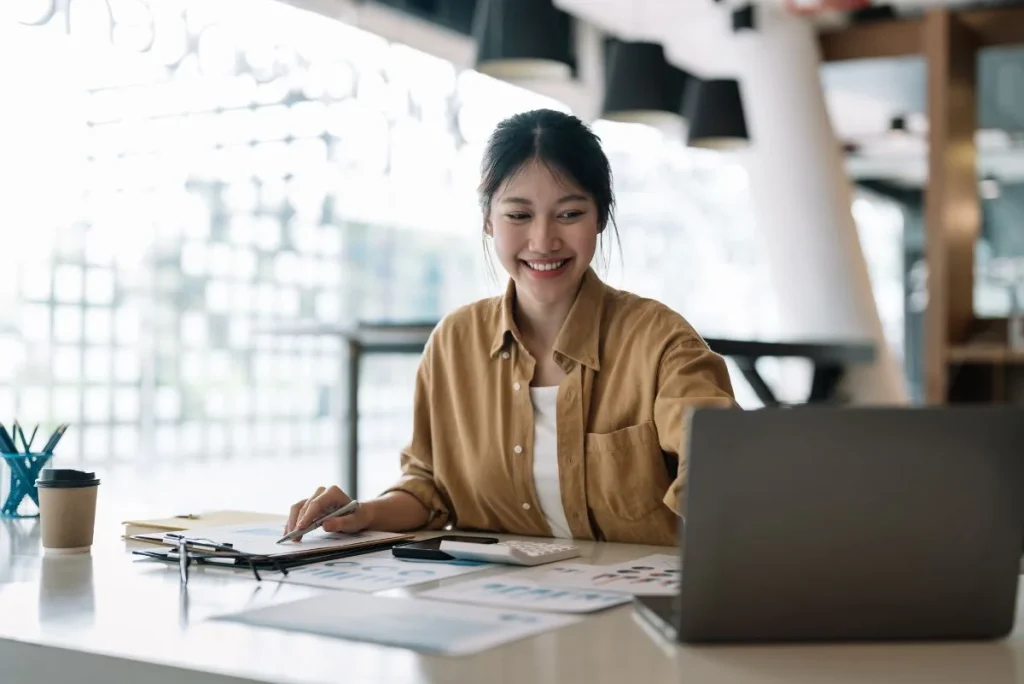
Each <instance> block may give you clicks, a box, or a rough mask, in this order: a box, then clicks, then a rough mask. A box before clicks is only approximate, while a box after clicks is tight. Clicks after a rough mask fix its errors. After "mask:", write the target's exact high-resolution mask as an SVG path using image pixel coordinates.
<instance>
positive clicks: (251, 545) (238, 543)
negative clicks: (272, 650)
mask: <svg viewBox="0 0 1024 684" xmlns="http://www.w3.org/2000/svg"><path fill="white" fill-rule="evenodd" d="M283 533H284V531H283V529H282V527H281V526H280V525H267V524H253V525H225V526H222V527H199V528H196V529H194V530H188V531H184V532H178V533H175V534H185V535H187V537H188V538H189V539H209V540H210V541H214V542H217V543H218V544H231V545H233V546H234V548H235V550H236V551H240V552H242V553H249V554H253V555H258V556H274V555H279V554H291V553H295V552H296V551H313V550H316V549H328V548H344V547H345V546H348V545H350V544H356V543H368V542H383V541H387V540H389V539H400V538H402V537H404V536H407V535H400V534H393V533H390V532H369V531H366V532H357V533H356V534H341V533H338V532H324V531H323V530H316V531H314V532H310V533H309V534H307V535H306V536H304V537H303V538H302V541H289V542H284V543H282V544H278V543H277V540H278V539H280V538H281V537H282V535H283ZM140 536H142V537H146V538H150V539H161V538H163V535H161V534H154V535H148V534H147V535H140Z"/></svg>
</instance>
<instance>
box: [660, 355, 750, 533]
mask: <svg viewBox="0 0 1024 684" xmlns="http://www.w3.org/2000/svg"><path fill="white" fill-rule="evenodd" d="M701 407H719V408H738V404H737V403H736V400H735V398H734V395H733V389H732V381H731V380H730V379H729V369H728V367H727V366H726V364H725V359H724V358H722V357H721V356H719V355H718V354H716V353H715V352H713V351H711V349H709V348H708V346H707V344H706V343H705V342H704V341H703V340H701V339H700V338H692V339H689V340H683V341H680V342H678V343H677V344H674V345H673V346H671V347H670V348H669V349H668V350H667V351H666V352H665V354H664V355H663V356H662V359H661V364H660V367H659V370H658V394H657V397H656V398H655V401H654V423H655V426H656V427H657V429H658V440H659V441H660V442H661V449H662V451H664V452H665V453H668V454H673V455H675V456H677V457H678V466H677V472H676V477H675V479H674V480H673V481H672V484H671V485H670V486H669V488H668V491H666V492H665V498H664V502H665V505H666V506H668V507H669V508H670V509H672V510H673V511H674V512H675V513H676V515H680V516H682V515H683V512H684V511H685V510H686V499H685V497H686V482H687V478H686V473H687V454H686V453H685V449H686V441H687V440H686V426H687V422H688V420H689V416H690V413H691V412H692V411H693V410H694V409H696V408H701Z"/></svg>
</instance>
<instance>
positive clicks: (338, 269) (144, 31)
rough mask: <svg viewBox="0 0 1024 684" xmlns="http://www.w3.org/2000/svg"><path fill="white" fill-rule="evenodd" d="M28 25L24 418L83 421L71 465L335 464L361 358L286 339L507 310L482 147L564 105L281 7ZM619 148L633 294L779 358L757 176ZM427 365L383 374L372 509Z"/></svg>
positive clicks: (237, 6)
mask: <svg viewBox="0 0 1024 684" xmlns="http://www.w3.org/2000/svg"><path fill="white" fill-rule="evenodd" d="M3 4H4V7H3V9H0V30H2V32H3V33H2V34H0V35H2V40H0V56H3V57H6V59H5V63H7V64H15V63H17V64H18V65H19V68H18V69H17V70H7V71H6V72H5V73H4V74H3V76H0V79H3V80H4V82H3V85H4V92H5V94H6V95H7V96H8V97H7V98H6V101H7V102H11V103H14V106H13V108H12V107H9V106H7V107H5V116H4V120H3V123H0V150H3V151H4V153H3V154H0V182H2V183H3V186H4V195H5V198H6V197H9V198H10V201H9V203H8V210H7V212H6V215H5V219H6V220H5V224H6V225H5V232H4V238H5V241H6V242H5V249H4V251H5V253H7V254H10V253H16V254H17V255H18V258H17V259H16V260H15V262H16V263H17V266H16V268H13V269H11V268H5V269H0V416H4V417H11V416H18V417H19V419H20V420H21V421H22V422H25V423H33V422H43V423H49V424H52V423H55V422H58V421H60V422H63V421H67V422H70V423H72V424H73V426H74V427H73V429H72V430H71V432H70V433H69V436H68V437H67V438H66V439H65V441H64V442H62V444H61V447H60V449H59V452H58V456H59V458H60V459H61V460H62V461H63V462H65V463H75V462H78V461H84V462H87V463H91V464H100V463H102V464H104V465H106V466H107V467H110V466H113V465H116V464H119V463H130V462H139V461H173V460H175V459H210V460H223V459H249V458H259V457H273V458H287V457H290V456H295V455H301V454H311V453H325V452H327V453H337V452H338V450H339V448H340V435H339V426H340V424H341V423H340V413H341V411H342V406H341V404H340V403H339V401H340V397H341V391H340V385H341V368H340V364H341V361H342V358H341V345H340V344H339V341H338V340H337V339H336V338H334V337H331V336H310V335H306V336H303V335H291V334H280V333H279V332H275V331H279V330H280V329H281V328H283V327H287V326H289V325H293V324H296V323H298V322H305V321H319V322H321V323H328V324H334V323H345V322H352V321H356V320H367V319H372V320H403V319H405V320H408V319H416V320H423V319H435V318H439V317H441V316H443V315H444V314H445V313H447V312H448V311H450V310H452V309H453V308H454V307H456V306H458V305H460V304H463V303H466V302H468V301H471V300H473V299H476V298H479V297H481V296H485V295H487V294H491V293H495V292H497V291H498V290H499V289H500V288H501V287H502V286H503V282H495V281H494V279H492V278H490V277H489V276H488V271H487V268H486V257H485V254H484V250H483V249H482V240H481V235H480V230H481V219H480V216H479V209H478V207H477V201H476V197H475V187H476V183H477V169H478V164H479V160H480V154H481V151H482V146H483V143H484V140H485V139H486V136H487V135H488V134H489V132H490V130H491V129H492V127H493V126H494V124H495V123H496V122H497V121H498V120H500V119H501V118H502V117H504V116H507V115H509V114H511V113H514V112H516V111H521V110H526V109H532V108H535V107H539V106H548V107H556V108H563V106H562V105H561V104H559V103H557V102H551V101H549V100H546V99H545V98H542V97H540V96H538V95H536V94H533V93H529V92H526V91H523V90H520V89H517V88H514V87H512V86H510V85H508V84H505V83H502V82H498V81H495V80H492V79H490V78H487V77H485V76H482V75H480V74H478V73H476V72H473V71H464V72H461V73H457V72H456V70H455V69H454V68H453V67H452V65H450V64H448V63H446V62H444V61H441V60H439V59H436V58H434V57H432V56H429V55H426V54H423V53H419V52H416V51H414V50H412V49H410V48H408V47H405V46H402V45H395V44H389V43H388V42H386V41H384V40H383V39H381V38H379V37H376V36H373V35H370V34H368V33H365V32H363V31H360V30H357V29H355V28H353V27H350V26H346V25H344V24H342V23H340V22H337V21H333V20H330V19H327V18H324V17H320V16H317V15H314V14H311V13H307V12H302V11H298V10H295V9H293V8H290V7H287V6H286V5H283V4H281V3H276V2H273V1H271V0H244V2H242V1H240V0H159V2H157V1H156V0H151V1H150V2H148V3H147V2H142V1H141V0H120V1H117V2H114V1H111V2H109V3H108V2H106V1H104V0H73V1H72V2H71V3H70V12H69V13H66V12H65V11H64V10H63V9H61V8H62V7H66V6H68V3H60V6H59V7H56V6H55V4H54V3H53V2H52V1H51V0H13V1H8V2H5V3H3ZM269 27H272V29H271V28H269ZM595 129H596V130H597V132H598V133H599V134H600V135H601V136H602V138H603V140H604V142H605V145H606V148H607V150H608V152H609V155H610V157H611V159H612V163H613V168H614V171H615V178H616V187H617V191H618V199H619V214H618V225H619V228H620V232H621V242H622V251H621V252H618V251H613V252H612V253H611V255H610V258H609V259H608V263H607V271H606V276H607V278H608V279H609V280H610V281H611V282H612V283H613V284H615V285H620V286H622V287H626V288H628V289H631V290H634V291H636V292H639V293H641V294H644V295H649V296H652V297H656V298H659V299H661V300H663V301H664V302H666V303H667V304H669V305H670V306H672V307H674V308H676V309H677V310H679V311H680V312H681V313H683V314H684V315H685V316H687V317H688V318H689V319H690V320H691V322H692V323H693V324H694V325H695V326H697V328H698V329H699V330H700V331H701V332H702V333H704V334H706V335H709V336H710V335H720V336H734V337H766V336H771V335H772V333H773V329H774V328H773V326H774V316H773V313H772V312H773V307H774V304H773V301H772V295H771V290H770V287H769V284H768V279H767V272H766V268H765V264H764V263H763V260H762V259H760V258H759V254H760V253H761V250H760V243H759V239H760V238H759V235H758V233H757V231H756V230H754V222H753V220H752V217H751V215H750V210H749V204H748V198H747V189H746V179H745V174H744V172H743V170H742V168H741V167H739V166H738V165H737V164H735V163H733V162H732V161H730V160H729V159H728V158H727V157H722V156H719V155H716V154H713V153H701V152H699V151H695V150H691V149H687V148H685V147H684V146H683V145H682V144H681V143H680V142H678V141H669V140H665V139H663V138H661V137H660V135H658V134H655V133H653V132H652V131H650V130H648V129H645V128H642V127H637V126H629V125H622V124H618V125H617V124H611V123H606V122H598V123H597V124H595ZM12 189H13V192H12ZM9 263H10V260H9ZM416 363H417V359H415V358H411V357H373V358H370V359H368V360H367V365H366V368H365V370H364V383H365V386H364V390H363V395H362V396H363V406H362V414H363V417H364V425H363V426H362V430H361V435H362V436H363V443H362V445H361V451H360V453H361V458H362V459H363V464H362V467H361V469H360V470H361V473H362V476H361V477H362V481H361V482H360V491H361V492H372V491H375V490H378V489H380V488H381V487H383V486H385V485H386V484H388V483H389V482H390V481H391V479H392V478H393V477H394V475H395V473H396V472H397V467H398V465H397V452H398V449H399V448H400V447H401V446H402V444H403V443H404V441H405V440H406V439H407V438H408V428H409V424H410V423H409V419H410V411H411V386H412V379H413V375H414V372H415V367H416ZM737 378H738V376H737ZM737 391H738V393H739V395H740V400H741V402H744V403H748V404H751V405H756V400H755V399H753V397H752V394H751V393H750V392H749V390H748V389H747V388H746V387H745V385H744V384H743V383H742V381H740V380H738V381H737ZM4 419H5V420H6V419H7V418H4Z"/></svg>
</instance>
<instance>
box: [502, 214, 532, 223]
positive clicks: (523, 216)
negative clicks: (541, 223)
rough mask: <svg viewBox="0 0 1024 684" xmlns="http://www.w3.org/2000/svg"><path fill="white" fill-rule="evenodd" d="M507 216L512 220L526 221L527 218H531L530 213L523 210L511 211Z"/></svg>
mask: <svg viewBox="0 0 1024 684" xmlns="http://www.w3.org/2000/svg"><path fill="white" fill-rule="evenodd" d="M505 218H507V219H509V220H510V221H525V220H526V219H528V218H530V215H529V214H524V213H523V212H511V213H509V214H505Z"/></svg>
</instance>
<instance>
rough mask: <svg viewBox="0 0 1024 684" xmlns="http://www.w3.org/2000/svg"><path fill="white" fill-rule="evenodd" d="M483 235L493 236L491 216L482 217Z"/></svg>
mask: <svg viewBox="0 0 1024 684" xmlns="http://www.w3.org/2000/svg"><path fill="white" fill-rule="evenodd" d="M484 235H486V236H487V237H494V226H492V225H491V218H490V217H489V216H488V217H487V218H485V219H484Z"/></svg>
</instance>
